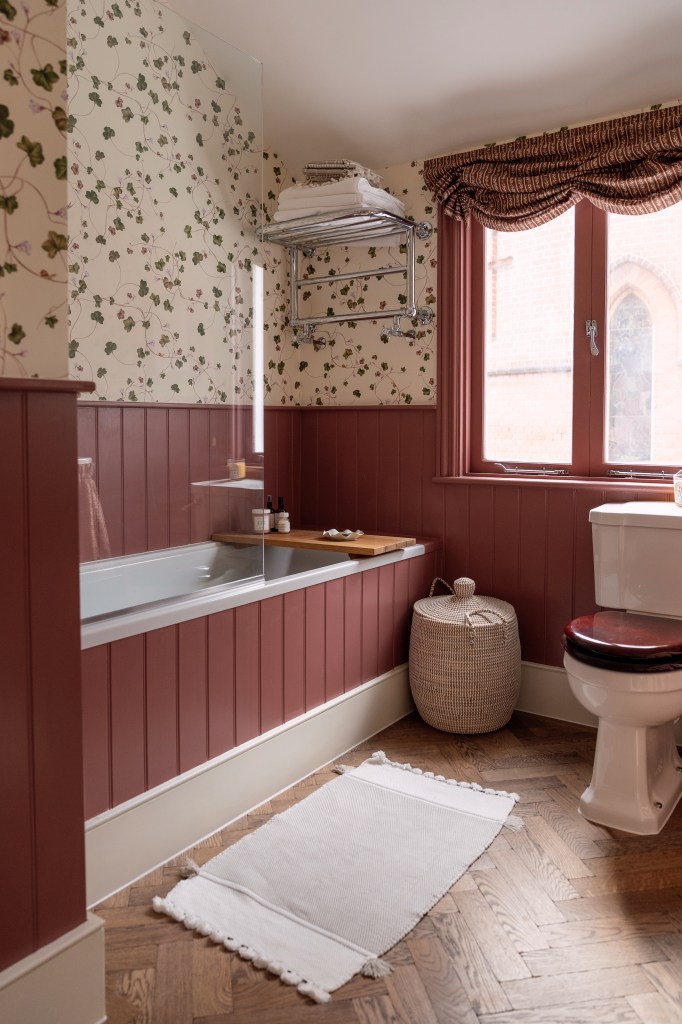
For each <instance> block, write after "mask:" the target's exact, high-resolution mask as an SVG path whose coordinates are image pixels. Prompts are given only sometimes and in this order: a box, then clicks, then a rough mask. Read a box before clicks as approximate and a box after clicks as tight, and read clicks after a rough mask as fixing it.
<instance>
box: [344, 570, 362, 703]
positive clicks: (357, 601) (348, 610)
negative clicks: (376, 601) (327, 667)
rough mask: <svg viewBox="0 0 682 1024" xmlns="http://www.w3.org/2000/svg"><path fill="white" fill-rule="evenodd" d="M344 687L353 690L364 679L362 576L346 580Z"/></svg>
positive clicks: (348, 577) (350, 577) (358, 575)
mask: <svg viewBox="0 0 682 1024" xmlns="http://www.w3.org/2000/svg"><path fill="white" fill-rule="evenodd" d="M343 618H344V625H345V630H344V651H343V670H344V678H343V688H344V690H352V689H354V687H356V686H359V685H360V683H361V682H362V681H363V680H362V576H361V575H360V574H359V573H358V574H357V575H355V576H346V578H345V580H344V615H343Z"/></svg>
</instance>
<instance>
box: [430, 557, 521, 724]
mask: <svg viewBox="0 0 682 1024" xmlns="http://www.w3.org/2000/svg"><path fill="white" fill-rule="evenodd" d="M439 583H442V584H443V585H444V586H445V587H446V588H447V589H448V590H449V591H450V595H451V596H446V597H434V596H433V595H434V591H435V589H436V587H437V585H438V584H439ZM475 589H476V584H475V583H474V581H473V580H470V579H468V578H467V577H462V578H461V579H458V580H455V582H454V584H453V585H452V587H451V586H450V585H449V584H448V583H445V581H444V580H441V579H436V580H434V581H433V583H432V584H431V590H430V592H429V596H428V597H425V598H424V599H423V600H421V601H417V602H416V603H415V606H414V615H413V618H412V633H411V636H410V686H411V688H412V696H413V697H414V702H415V704H416V705H417V710H418V711H419V714H420V715H421V717H422V718H423V719H424V721H425V722H428V724H429V725H432V726H434V727H435V728H436V729H443V730H444V731H445V732H458V733H482V732H493V730H495V729H501V728H502V726H503V725H506V723H507V722H508V721H509V719H510V718H511V714H512V711H513V710H514V706H515V704H516V701H517V699H518V696H519V685H520V681H521V648H520V646H519V631H518V626H517V622H516V613H515V611H514V609H513V608H512V606H511V605H510V604H507V602H506V601H499V600H497V599H496V598H493V597H478V596H476V595H475V593H474V591H475Z"/></svg>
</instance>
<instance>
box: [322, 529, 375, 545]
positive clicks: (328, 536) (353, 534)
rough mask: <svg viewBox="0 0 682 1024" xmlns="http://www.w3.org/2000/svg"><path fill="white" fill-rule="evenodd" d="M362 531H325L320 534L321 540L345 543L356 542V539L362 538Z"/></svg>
mask: <svg viewBox="0 0 682 1024" xmlns="http://www.w3.org/2000/svg"><path fill="white" fill-rule="evenodd" d="M364 536H365V534H364V530H325V531H324V533H323V534H322V540H339V541H346V542H348V541H349V540H357V539H358V537H364Z"/></svg>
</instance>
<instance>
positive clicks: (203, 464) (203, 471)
mask: <svg viewBox="0 0 682 1024" xmlns="http://www.w3.org/2000/svg"><path fill="white" fill-rule="evenodd" d="M208 417H209V410H208V409H190V411H189V465H190V474H191V482H201V481H204V480H208V479H209V478H210V472H211V469H210V452H209V445H210V443H211V435H210V433H209V418H208ZM191 502H192V507H191V512H190V540H191V541H192V543H194V542H195V541H200V540H205V539H206V538H207V537H208V535H209V529H210V515H209V511H210V509H209V492H208V489H207V488H206V487H193V488H192V495H191Z"/></svg>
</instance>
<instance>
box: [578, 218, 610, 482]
mask: <svg viewBox="0 0 682 1024" xmlns="http://www.w3.org/2000/svg"><path fill="white" fill-rule="evenodd" d="M594 212H595V210H594V207H593V206H592V205H591V203H588V202H587V201H585V200H584V201H583V202H581V203H579V204H578V206H577V207H576V211H575V298H574V314H573V315H574V322H573V465H572V469H573V472H574V473H576V474H580V475H581V476H583V475H584V476H586V475H588V474H589V472H590V442H591V426H592V424H591V406H592V401H591V398H592V393H593V392H592V365H591V364H592V360H593V358H594V357H593V356H592V355H591V352H590V342H589V338H588V337H587V334H586V333H585V324H586V321H588V320H593V319H597V317H595V316H593V313H592V308H593V307H592V283H593V282H592V239H593V214H594ZM597 323H598V331H599V336H600V337H601V335H602V334H603V325H602V324H600V323H599V320H597Z"/></svg>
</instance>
